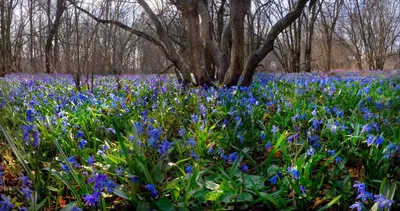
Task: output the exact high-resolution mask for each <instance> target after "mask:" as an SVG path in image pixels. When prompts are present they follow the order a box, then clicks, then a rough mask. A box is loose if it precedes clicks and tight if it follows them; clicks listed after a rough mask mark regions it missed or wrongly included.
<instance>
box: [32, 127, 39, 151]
mask: <svg viewBox="0 0 400 211" xmlns="http://www.w3.org/2000/svg"><path fill="white" fill-rule="evenodd" d="M39 143H40V138H39V132H38V131H34V132H33V143H32V145H33V147H35V148H37V147H38V146H39Z"/></svg>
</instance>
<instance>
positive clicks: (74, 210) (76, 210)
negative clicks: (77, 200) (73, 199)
mask: <svg viewBox="0 0 400 211" xmlns="http://www.w3.org/2000/svg"><path fill="white" fill-rule="evenodd" d="M71 211H82V209H81V208H79V207H76V206H74V207H72V209H71Z"/></svg>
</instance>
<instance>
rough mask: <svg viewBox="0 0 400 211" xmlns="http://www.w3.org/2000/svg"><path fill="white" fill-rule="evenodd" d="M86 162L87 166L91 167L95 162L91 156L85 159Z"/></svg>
mask: <svg viewBox="0 0 400 211" xmlns="http://www.w3.org/2000/svg"><path fill="white" fill-rule="evenodd" d="M87 162H88V164H89V165H91V166H93V164H94V162H96V161H95V160H94V156H93V155H92V156H90V157H89V158H88V159H87Z"/></svg>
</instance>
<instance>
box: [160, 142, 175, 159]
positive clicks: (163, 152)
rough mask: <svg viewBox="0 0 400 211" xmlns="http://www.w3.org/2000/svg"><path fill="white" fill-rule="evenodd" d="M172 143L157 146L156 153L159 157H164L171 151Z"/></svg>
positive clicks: (162, 143)
mask: <svg viewBox="0 0 400 211" xmlns="http://www.w3.org/2000/svg"><path fill="white" fill-rule="evenodd" d="M173 144H174V142H168V141H163V142H161V144H160V145H158V153H159V154H160V155H161V156H166V155H167V154H168V152H169V150H170V149H171V147H172V145H173Z"/></svg>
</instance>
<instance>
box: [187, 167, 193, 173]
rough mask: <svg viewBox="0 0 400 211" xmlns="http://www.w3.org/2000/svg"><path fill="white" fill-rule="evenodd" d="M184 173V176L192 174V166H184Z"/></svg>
mask: <svg viewBox="0 0 400 211" xmlns="http://www.w3.org/2000/svg"><path fill="white" fill-rule="evenodd" d="M185 172H186V174H193V168H192V166H186V168H185Z"/></svg>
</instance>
